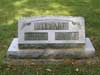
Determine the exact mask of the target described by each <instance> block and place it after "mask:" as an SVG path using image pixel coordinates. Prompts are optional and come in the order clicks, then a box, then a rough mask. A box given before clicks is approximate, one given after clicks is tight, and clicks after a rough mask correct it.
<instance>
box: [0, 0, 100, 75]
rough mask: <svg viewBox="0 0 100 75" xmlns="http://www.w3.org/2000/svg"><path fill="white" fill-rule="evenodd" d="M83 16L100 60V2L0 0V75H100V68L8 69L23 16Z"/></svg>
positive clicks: (33, 67) (38, 67)
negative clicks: (8, 54) (7, 60)
mask: <svg viewBox="0 0 100 75" xmlns="http://www.w3.org/2000/svg"><path fill="white" fill-rule="evenodd" d="M46 15H63V16H70V15H71V16H83V17H84V18H85V21H86V23H85V24H86V26H85V28H86V36H87V37H89V38H90V39H91V41H92V42H93V45H94V47H95V49H96V56H98V58H100V50H99V49H100V0H0V75H9V74H10V75H88V74H89V75H100V65H99V64H94V65H93V64H92V65H91V64H87V65H86V64H85V65H78V64H77V65H73V64H70V65H69V64H68V63H66V64H61V65H53V64H47V65H30V66H26V65H21V66H18V65H5V64H3V61H4V60H5V57H6V51H7V48H8V47H9V45H10V43H11V41H12V39H13V38H14V37H17V20H18V19H19V18H20V17H22V16H23V17H24V16H28V17H29V16H46Z"/></svg>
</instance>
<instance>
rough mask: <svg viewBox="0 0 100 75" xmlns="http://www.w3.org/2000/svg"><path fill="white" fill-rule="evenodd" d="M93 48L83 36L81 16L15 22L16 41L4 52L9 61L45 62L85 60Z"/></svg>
mask: <svg viewBox="0 0 100 75" xmlns="http://www.w3.org/2000/svg"><path fill="white" fill-rule="evenodd" d="M94 54H95V49H94V47H93V45H92V43H91V41H90V39H89V38H86V37H85V21H84V18H83V17H72V16H40V17H25V18H22V19H19V21H18V38H14V39H13V41H12V43H11V45H10V47H9V49H8V52H7V55H8V57H12V58H17V57H18V58H32V59H36V58H37V59H49V58H54V59H55V58H59V59H64V58H68V57H72V58H85V57H91V56H94Z"/></svg>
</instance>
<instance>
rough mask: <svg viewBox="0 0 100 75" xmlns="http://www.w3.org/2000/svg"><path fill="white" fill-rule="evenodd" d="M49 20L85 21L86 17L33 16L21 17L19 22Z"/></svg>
mask: <svg viewBox="0 0 100 75" xmlns="http://www.w3.org/2000/svg"><path fill="white" fill-rule="evenodd" d="M40 19H43V20H47V19H57V20H74V19H78V20H82V21H84V17H82V16H31V17H21V18H20V19H19V20H18V21H20V22H23V21H24V22H29V21H31V20H32V21H34V20H35V21H37V20H40Z"/></svg>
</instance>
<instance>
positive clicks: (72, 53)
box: [7, 38, 95, 59]
mask: <svg viewBox="0 0 100 75" xmlns="http://www.w3.org/2000/svg"><path fill="white" fill-rule="evenodd" d="M94 54H95V49H94V47H93V45H92V43H91V41H90V39H89V38H86V40H85V47H84V48H82V49H78V48H69V49H48V48H46V49H19V47H18V38H14V39H13V41H12V43H11V45H10V47H9V49H8V51H7V55H8V57H12V58H32V59H49V58H58V59H61V58H67V57H71V58H86V57H88V58H89V57H92V56H94Z"/></svg>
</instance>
